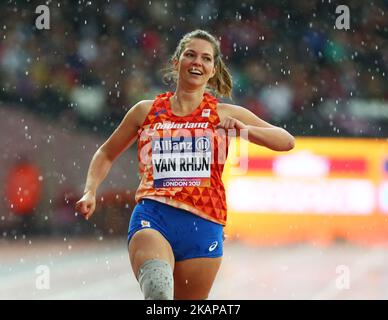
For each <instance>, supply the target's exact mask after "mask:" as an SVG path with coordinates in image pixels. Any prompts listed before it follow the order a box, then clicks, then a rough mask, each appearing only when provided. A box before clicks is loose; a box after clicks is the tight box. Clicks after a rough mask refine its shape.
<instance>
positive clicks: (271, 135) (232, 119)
mask: <svg viewBox="0 0 388 320" xmlns="http://www.w3.org/2000/svg"><path fill="white" fill-rule="evenodd" d="M219 107H220V109H221V108H222V109H223V111H224V114H225V115H226V116H225V118H224V119H223V120H221V122H220V124H219V126H220V127H223V128H225V129H237V130H247V133H248V135H247V136H248V141H250V142H252V143H255V144H258V145H261V146H264V147H267V148H269V149H272V150H275V151H289V150H291V149H293V148H294V146H295V138H294V137H293V136H292V135H291V134H290V133H288V132H287V131H286V130H284V129H283V128H280V127H277V126H274V125H272V124H270V123H268V122H266V121H264V120H262V119H260V118H259V117H258V116H256V115H255V114H254V113H253V112H251V111H249V110H248V109H245V108H243V107H240V106H236V105H232V104H227V103H222V104H219ZM241 136H242V137H244V135H241Z"/></svg>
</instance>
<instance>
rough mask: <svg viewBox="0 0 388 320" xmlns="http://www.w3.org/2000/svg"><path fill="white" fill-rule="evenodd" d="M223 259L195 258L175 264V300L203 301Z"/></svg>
mask: <svg viewBox="0 0 388 320" xmlns="http://www.w3.org/2000/svg"><path fill="white" fill-rule="evenodd" d="M221 261H222V257H219V258H194V259H187V260H183V261H179V262H175V269H174V298H175V299H178V300H179V299H180V300H203V299H206V298H207V297H208V295H209V292H210V289H211V287H212V285H213V282H214V279H215V278H216V275H217V272H218V270H219V268H220V265H221Z"/></svg>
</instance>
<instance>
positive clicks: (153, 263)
mask: <svg viewBox="0 0 388 320" xmlns="http://www.w3.org/2000/svg"><path fill="white" fill-rule="evenodd" d="M137 279H138V281H139V284H140V288H141V291H142V292H143V294H144V299H145V300H172V299H173V295H174V294H173V292H174V278H173V275H172V270H171V266H170V264H169V263H168V262H167V261H163V260H158V259H151V260H147V261H146V262H144V263H143V264H142V266H141V267H140V269H139V274H138V277H137Z"/></svg>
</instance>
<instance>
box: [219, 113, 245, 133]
mask: <svg viewBox="0 0 388 320" xmlns="http://www.w3.org/2000/svg"><path fill="white" fill-rule="evenodd" d="M217 127H219V128H224V129H226V130H228V129H237V130H242V129H247V126H246V125H245V124H244V123H242V122H241V121H240V120H237V119H235V118H232V117H229V116H228V117H226V118H225V119H224V120H222V121H221V122H220V123H219V124H218V126H217Z"/></svg>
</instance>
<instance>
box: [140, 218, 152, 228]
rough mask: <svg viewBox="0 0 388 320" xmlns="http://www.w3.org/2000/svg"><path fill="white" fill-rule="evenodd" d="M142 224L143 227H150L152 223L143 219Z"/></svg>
mask: <svg viewBox="0 0 388 320" xmlns="http://www.w3.org/2000/svg"><path fill="white" fill-rule="evenodd" d="M141 226H142V227H143V228H150V227H151V223H150V222H149V221H146V220H141Z"/></svg>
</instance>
